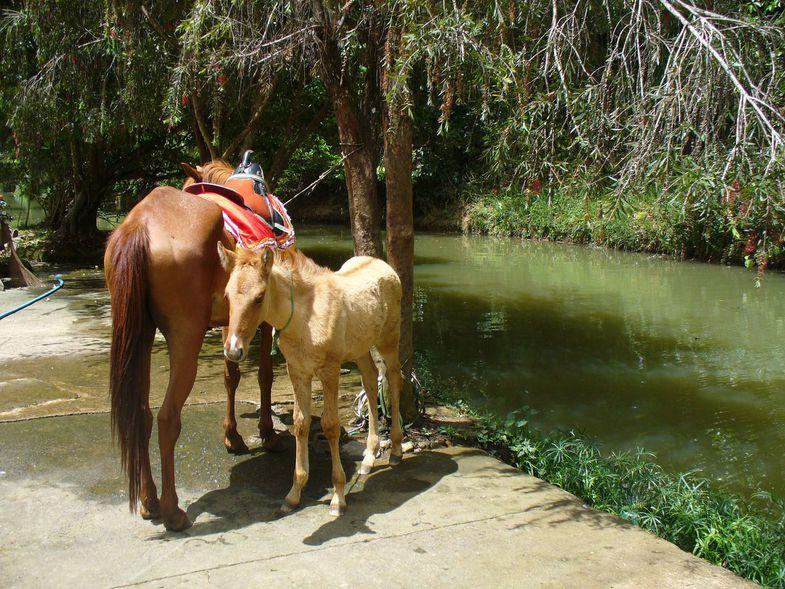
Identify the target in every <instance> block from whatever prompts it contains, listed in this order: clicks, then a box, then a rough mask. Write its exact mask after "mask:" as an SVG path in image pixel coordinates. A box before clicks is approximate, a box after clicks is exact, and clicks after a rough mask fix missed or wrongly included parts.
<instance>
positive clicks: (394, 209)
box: [384, 28, 417, 421]
mask: <svg viewBox="0 0 785 589" xmlns="http://www.w3.org/2000/svg"><path fill="white" fill-rule="evenodd" d="M400 40H401V37H400V31H397V30H394V29H392V28H391V29H390V31H389V32H388V37H387V43H386V44H387V47H386V53H387V56H386V60H385V61H386V64H387V67H388V68H389V65H390V64H391V63H393V61H394V59H395V58H396V55H397V51H398V47H399V46H400ZM390 84H391V80H390V78H389V71H388V70H386V71H385V75H384V87H385V88H384V89H385V93H388V92H389V91H390ZM384 110H385V116H384V170H385V177H386V184H387V261H388V263H389V264H390V266H392V267H393V268H394V269H395V271H396V272H397V273H398V276H399V277H400V279H401V286H402V287H403V296H402V298H401V344H400V348H399V354H400V358H401V370H402V372H403V375H404V379H403V382H404V390H403V391H402V393H401V415H402V416H403V418H404V419H405V420H406V421H411V420H412V419H414V418H415V417H416V416H417V408H416V406H415V402H414V391H413V389H412V379H411V374H412V366H413V362H414V358H413V354H414V343H413V325H412V308H413V304H414V214H413V212H412V208H413V203H412V119H411V117H410V116H409V113H408V111H407V105H406V104H405V101H404V100H403V99H397V100H395V102H394V103H390V102H389V100H388V101H385V103H384Z"/></svg>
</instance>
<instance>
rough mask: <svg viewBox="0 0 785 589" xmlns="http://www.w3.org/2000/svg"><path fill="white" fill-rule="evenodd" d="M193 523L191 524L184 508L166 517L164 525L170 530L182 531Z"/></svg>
mask: <svg viewBox="0 0 785 589" xmlns="http://www.w3.org/2000/svg"><path fill="white" fill-rule="evenodd" d="M192 525H193V524H191V520H190V519H188V516H187V515H186V514H185V512H184V511H183V510H182V509H179V508H178V509H177V511H176V512H175V513H174V515H173V516H171V517H165V518H164V527H165V528H166V529H167V530H169V531H170V532H182V531H183V530H187V529H188V528H190V527H191V526H192Z"/></svg>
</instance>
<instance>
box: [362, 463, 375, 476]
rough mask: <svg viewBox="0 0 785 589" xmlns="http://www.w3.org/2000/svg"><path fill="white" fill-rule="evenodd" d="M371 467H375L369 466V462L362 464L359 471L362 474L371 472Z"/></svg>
mask: <svg viewBox="0 0 785 589" xmlns="http://www.w3.org/2000/svg"><path fill="white" fill-rule="evenodd" d="M371 468H373V467H371V466H368V465H367V464H361V465H360V471H359V472H360V474H371Z"/></svg>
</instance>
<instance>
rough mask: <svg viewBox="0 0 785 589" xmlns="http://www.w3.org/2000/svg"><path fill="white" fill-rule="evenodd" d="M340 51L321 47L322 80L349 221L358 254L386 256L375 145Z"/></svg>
mask: <svg viewBox="0 0 785 589" xmlns="http://www.w3.org/2000/svg"><path fill="white" fill-rule="evenodd" d="M341 70H342V68H341V59H340V52H339V51H338V45H337V43H336V42H335V41H334V40H333V39H326V40H324V42H323V44H322V52H321V55H320V60H319V77H320V78H321V80H322V82H323V83H324V85H325V87H326V88H327V93H328V94H329V96H330V101H331V102H332V105H333V110H334V111H335V119H336V122H337V123H338V136H339V138H340V141H341V153H342V155H343V156H344V157H345V158H346V159H345V160H344V162H343V168H344V173H345V175H346V188H347V189H348V191H349V219H350V221H351V226H352V237H353V238H354V253H355V255H358V256H360V255H364V256H374V257H376V258H381V257H382V255H383V249H382V238H381V228H380V225H381V214H380V213H381V211H380V206H379V195H378V194H377V190H376V169H375V167H374V157H373V154H372V149H373V142H372V141H371V140H370V138H369V132H368V129H367V125H366V124H365V122H364V120H363V118H362V117H361V116H360V110H359V108H358V106H357V104H356V103H355V100H354V99H353V97H352V92H351V88H350V87H349V84H350V82H349V80H348V79H347V78H348V76H344V73H343V72H342V71H341Z"/></svg>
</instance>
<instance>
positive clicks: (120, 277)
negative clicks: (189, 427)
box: [104, 221, 155, 511]
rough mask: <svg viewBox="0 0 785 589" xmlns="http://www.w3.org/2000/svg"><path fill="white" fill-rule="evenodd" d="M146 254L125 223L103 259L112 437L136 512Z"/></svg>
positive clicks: (146, 332)
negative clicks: (108, 315) (109, 304)
mask: <svg viewBox="0 0 785 589" xmlns="http://www.w3.org/2000/svg"><path fill="white" fill-rule="evenodd" d="M149 251H150V245H149V235H148V233H147V228H146V227H145V226H144V225H143V224H142V223H138V222H136V223H135V222H133V221H131V222H126V223H123V224H122V225H120V227H118V228H117V230H115V232H114V233H112V235H111V237H110V238H109V242H108V244H107V247H106V256H105V260H104V267H105V272H106V282H107V286H108V287H109V292H110V293H111V300H112V351H111V360H110V377H109V379H110V380H109V389H110V391H111V399H112V435H113V439H115V440H117V439H119V440H120V453H121V459H122V465H123V468H124V469H125V472H126V475H127V477H128V500H129V504H130V508H131V511H136V505H137V502H138V500H139V491H140V486H141V478H142V462H143V460H144V459H145V457H144V455H145V454H146V453H147V444H148V439H149V427H150V426H151V425H152V423H150V422H149V419H148V398H149V393H150V348H151V345H152V340H153V335H154V334H155V325H154V323H153V320H152V317H151V316H150V312H149V309H148V303H147V296H148V295H147V264H148V258H149Z"/></svg>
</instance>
